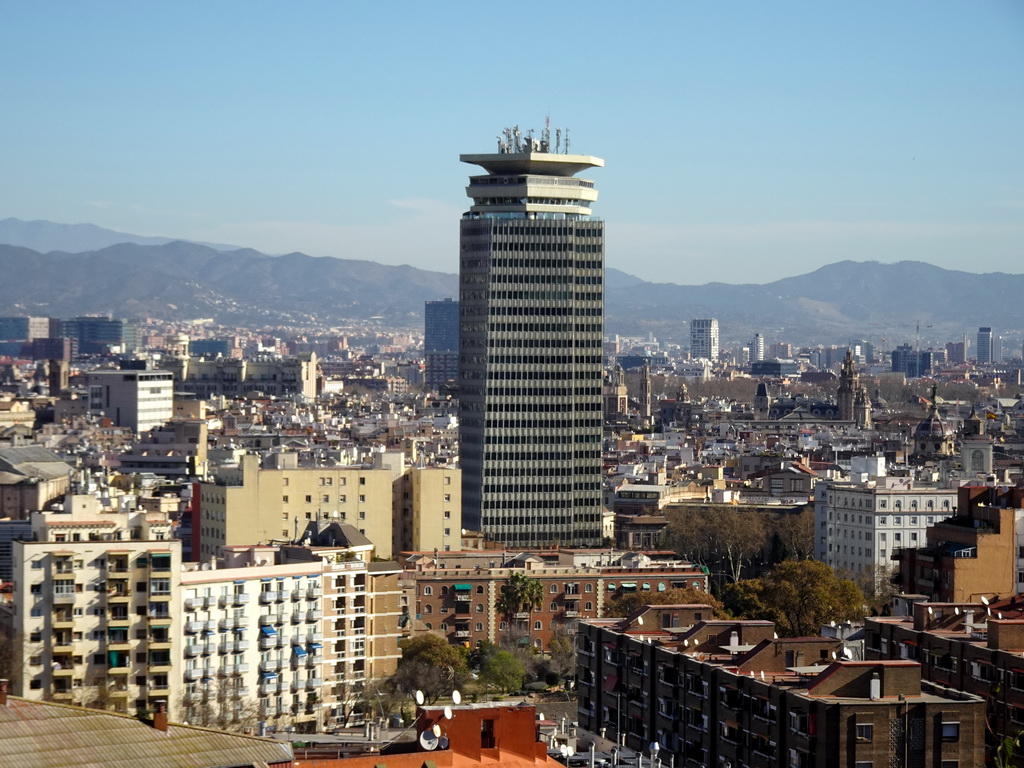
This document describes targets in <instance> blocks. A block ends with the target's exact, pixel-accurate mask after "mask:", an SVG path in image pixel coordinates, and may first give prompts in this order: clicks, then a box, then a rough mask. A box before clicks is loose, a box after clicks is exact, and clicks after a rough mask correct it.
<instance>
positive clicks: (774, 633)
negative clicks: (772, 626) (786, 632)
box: [772, 632, 779, 640]
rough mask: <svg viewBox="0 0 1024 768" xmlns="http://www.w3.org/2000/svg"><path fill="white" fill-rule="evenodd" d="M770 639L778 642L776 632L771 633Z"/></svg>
mask: <svg viewBox="0 0 1024 768" xmlns="http://www.w3.org/2000/svg"><path fill="white" fill-rule="evenodd" d="M772 639H773V640H778V639H779V633H778V632H772Z"/></svg>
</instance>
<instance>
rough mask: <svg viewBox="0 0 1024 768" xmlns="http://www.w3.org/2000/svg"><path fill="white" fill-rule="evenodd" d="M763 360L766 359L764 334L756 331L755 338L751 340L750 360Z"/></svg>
mask: <svg viewBox="0 0 1024 768" xmlns="http://www.w3.org/2000/svg"><path fill="white" fill-rule="evenodd" d="M761 360H764V336H762V335H761V334H760V333H755V334H754V340H753V341H752V342H750V361H751V362H760V361H761Z"/></svg>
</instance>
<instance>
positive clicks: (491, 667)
mask: <svg viewBox="0 0 1024 768" xmlns="http://www.w3.org/2000/svg"><path fill="white" fill-rule="evenodd" d="M525 679H526V670H525V669H524V668H523V665H522V664H521V663H520V661H519V659H517V658H516V657H515V656H514V655H513V654H512V653H510V652H509V651H505V650H496V651H494V653H491V654H490V655H489V656H488V657H487V659H486V660H485V661H484V663H483V666H482V667H481V668H480V681H481V682H482V683H483V684H484V685H486V686H487V687H489V688H493V689H494V690H496V691H499V692H500V693H511V692H512V691H518V690H521V689H522V687H523V681H524V680H525Z"/></svg>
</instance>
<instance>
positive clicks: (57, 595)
mask: <svg viewBox="0 0 1024 768" xmlns="http://www.w3.org/2000/svg"><path fill="white" fill-rule="evenodd" d="M74 602H75V593H74V592H54V593H53V605H73V604H74Z"/></svg>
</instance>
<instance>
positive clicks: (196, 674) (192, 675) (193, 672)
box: [185, 667, 203, 680]
mask: <svg viewBox="0 0 1024 768" xmlns="http://www.w3.org/2000/svg"><path fill="white" fill-rule="evenodd" d="M202 676H203V669H202V667H193V668H192V669H186V670H185V679H186V680H198V679H199V678H200V677H202Z"/></svg>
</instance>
